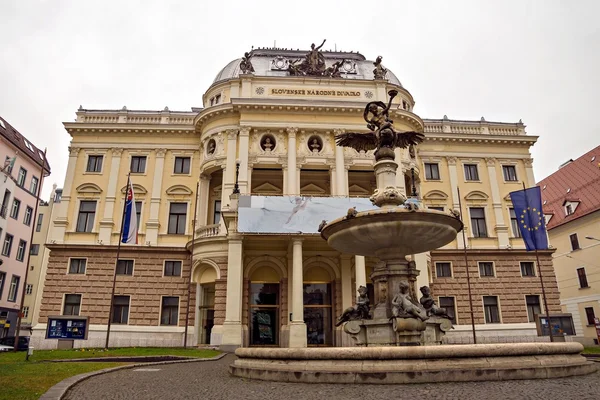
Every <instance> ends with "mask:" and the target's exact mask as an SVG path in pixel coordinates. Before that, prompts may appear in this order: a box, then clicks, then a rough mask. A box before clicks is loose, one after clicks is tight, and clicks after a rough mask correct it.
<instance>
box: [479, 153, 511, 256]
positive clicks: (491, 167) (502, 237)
mask: <svg viewBox="0 0 600 400" xmlns="http://www.w3.org/2000/svg"><path fill="white" fill-rule="evenodd" d="M485 162H486V164H487V170H488V175H489V177H490V188H491V189H492V208H493V209H494V217H495V219H496V225H495V226H494V231H495V232H496V236H497V237H498V248H500V249H506V248H507V246H508V245H509V243H510V242H509V240H508V226H507V225H506V224H505V223H504V213H503V212H502V211H503V210H502V198H501V197H500V188H499V187H498V175H497V174H496V159H495V158H486V159H485Z"/></svg>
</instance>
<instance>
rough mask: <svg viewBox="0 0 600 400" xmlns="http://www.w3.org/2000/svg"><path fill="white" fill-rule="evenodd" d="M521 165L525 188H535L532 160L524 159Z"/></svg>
mask: <svg viewBox="0 0 600 400" xmlns="http://www.w3.org/2000/svg"><path fill="white" fill-rule="evenodd" d="M523 163H524V164H525V174H526V176H527V180H526V181H525V186H526V187H533V186H535V176H534V175H533V158H525V159H523Z"/></svg>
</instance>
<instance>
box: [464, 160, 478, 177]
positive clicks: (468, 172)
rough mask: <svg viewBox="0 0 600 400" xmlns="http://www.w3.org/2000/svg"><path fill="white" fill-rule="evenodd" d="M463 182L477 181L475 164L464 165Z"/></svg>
mask: <svg viewBox="0 0 600 400" xmlns="http://www.w3.org/2000/svg"><path fill="white" fill-rule="evenodd" d="M465 180H466V181H478V180H479V171H478V170H477V164H465Z"/></svg>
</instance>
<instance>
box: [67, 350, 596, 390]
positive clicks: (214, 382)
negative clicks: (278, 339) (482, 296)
mask: <svg viewBox="0 0 600 400" xmlns="http://www.w3.org/2000/svg"><path fill="white" fill-rule="evenodd" d="M234 359H235V356H233V355H227V356H226V357H224V358H222V359H220V360H217V361H209V362H198V363H184V364H172V365H160V366H156V367H152V366H150V367H144V368H140V369H141V370H140V369H138V370H136V369H125V370H121V371H116V372H111V373H108V374H104V375H99V376H95V377H92V378H90V379H87V380H85V381H83V382H81V383H79V384H77V385H76V386H75V387H73V388H72V389H71V390H70V391H69V392H68V393H67V395H66V396H65V399H68V400H75V399H77V400H81V399H89V400H93V399H113V400H119V399H148V400H152V399H160V400H163V399H215V400H216V399H248V400H253V399H257V400H258V399H260V400H265V399H282V400H284V399H303V400H313V399H314V400H317V399H318V400H321V399H342V398H343V399H346V400H363V399H386V400H387V399H399V398H415V397H414V396H419V397H420V398H426V399H486V400H494V399H550V398H553V399H562V400H566V399H597V398H599V397H600V373H599V372H596V373H594V374H590V375H586V376H580V377H572V378H561V379H552V380H544V379H538V380H522V381H503V382H465V383H437V384H417V385H339V384H296V383H279V382H263V381H251V380H246V379H241V378H235V377H231V376H230V375H229V373H228V370H227V368H228V366H229V365H230V364H231V363H232V362H233V360H234Z"/></svg>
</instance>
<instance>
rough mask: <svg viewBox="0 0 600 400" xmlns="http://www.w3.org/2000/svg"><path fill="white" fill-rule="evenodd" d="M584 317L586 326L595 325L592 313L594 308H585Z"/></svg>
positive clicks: (594, 315)
mask: <svg viewBox="0 0 600 400" xmlns="http://www.w3.org/2000/svg"><path fill="white" fill-rule="evenodd" d="M585 316H586V317H587V324H588V325H595V324H596V314H595V313H594V307H586V308H585Z"/></svg>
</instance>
